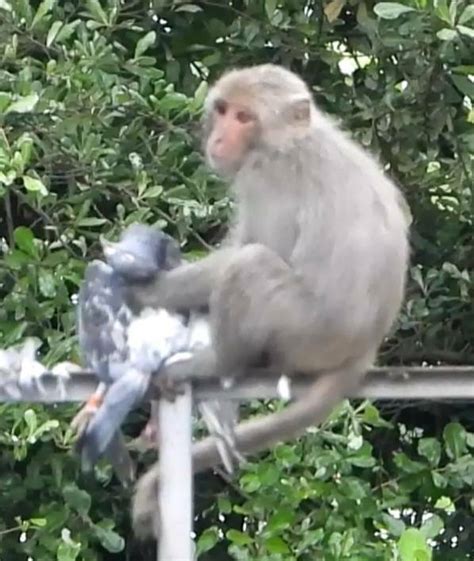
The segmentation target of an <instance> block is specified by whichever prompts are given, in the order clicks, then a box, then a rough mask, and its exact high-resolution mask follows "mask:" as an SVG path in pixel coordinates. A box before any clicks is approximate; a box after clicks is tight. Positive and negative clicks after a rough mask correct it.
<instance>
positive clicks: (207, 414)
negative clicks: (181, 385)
mask: <svg viewBox="0 0 474 561" xmlns="http://www.w3.org/2000/svg"><path fill="white" fill-rule="evenodd" d="M198 409H199V412H200V413H201V416H202V418H203V420H204V423H205V424H206V427H207V430H208V431H209V434H210V435H211V436H213V437H214V438H215V440H216V446H217V450H218V451H219V455H220V457H221V460H222V463H223V464H224V467H225V469H226V470H227V472H228V473H230V474H231V473H233V472H234V468H235V464H236V463H237V462H242V461H243V460H244V458H243V456H242V454H241V453H240V452H239V451H238V449H237V444H236V440H235V433H234V429H235V426H236V424H237V421H238V403H236V402H233V401H230V400H229V401H228V400H225V401H224V400H222V401H221V400H217V399H213V400H207V401H201V402H199V403H198Z"/></svg>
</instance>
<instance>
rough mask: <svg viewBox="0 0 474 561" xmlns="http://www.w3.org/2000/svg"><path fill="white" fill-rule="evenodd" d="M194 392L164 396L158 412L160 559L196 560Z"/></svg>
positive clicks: (187, 390) (188, 389)
mask: <svg viewBox="0 0 474 561" xmlns="http://www.w3.org/2000/svg"><path fill="white" fill-rule="evenodd" d="M191 413H192V395H191V387H190V385H189V384H186V386H185V390H184V394H183V395H179V396H178V397H177V398H176V400H175V401H174V402H170V401H167V400H165V399H161V400H160V402H159V413H158V435H159V446H160V449H159V452H160V460H159V461H160V464H159V465H160V486H159V496H158V507H159V509H160V510H159V512H160V519H161V525H160V530H159V536H160V537H159V540H158V561H193V558H194V553H193V549H194V548H193V541H192V537H191V532H192V526H193V470H192V430H191V429H192V417H191Z"/></svg>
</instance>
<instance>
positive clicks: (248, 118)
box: [206, 100, 257, 174]
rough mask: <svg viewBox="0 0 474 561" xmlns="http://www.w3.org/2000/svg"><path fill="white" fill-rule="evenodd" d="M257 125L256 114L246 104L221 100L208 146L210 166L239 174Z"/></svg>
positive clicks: (207, 152) (215, 106) (227, 172)
mask: <svg viewBox="0 0 474 561" xmlns="http://www.w3.org/2000/svg"><path fill="white" fill-rule="evenodd" d="M256 128H257V119H256V117H255V115H254V114H253V113H252V112H251V111H249V110H248V109H247V108H246V107H245V106H244V105H241V104H239V103H234V102H232V103H229V102H226V101H224V100H217V101H216V103H215V105H214V109H213V127H212V132H211V134H210V136H209V139H208V141H207V145H206V155H207V158H208V160H209V163H210V165H211V166H212V167H213V168H214V169H215V170H216V171H217V172H219V173H223V174H232V173H235V172H236V171H237V170H238V169H239V167H240V165H241V163H242V161H243V159H244V158H245V156H246V154H247V152H248V149H249V145H250V142H251V140H252V138H253V136H254V134H255V132H256Z"/></svg>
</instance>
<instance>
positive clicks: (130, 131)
mask: <svg viewBox="0 0 474 561" xmlns="http://www.w3.org/2000/svg"><path fill="white" fill-rule="evenodd" d="M0 60H1V64H0V206H1V207H2V210H1V213H0V236H1V237H2V239H3V242H2V252H3V258H2V260H1V262H0V294H1V298H2V300H3V305H2V308H1V311H0V346H2V347H3V346H8V345H11V344H14V343H16V342H18V341H21V339H22V338H23V337H25V336H27V335H35V336H38V337H39V338H40V339H41V340H42V341H43V342H44V344H43V346H42V348H41V352H42V355H43V356H44V359H45V361H46V362H47V363H49V364H54V363H55V362H57V361H58V360H62V359H65V358H72V359H74V358H75V357H76V354H75V353H76V346H75V345H76V341H75V338H74V309H73V306H72V305H71V296H72V295H73V294H74V293H75V292H76V291H77V287H78V284H79V282H80V279H81V276H82V272H83V269H84V265H85V262H86V260H87V259H90V258H91V257H92V256H94V255H97V251H98V249H99V248H98V243H97V242H98V237H99V234H103V235H105V236H110V237H113V236H114V235H116V234H117V232H118V231H119V230H120V229H122V228H123V227H124V225H126V224H129V223H130V222H133V221H144V222H147V223H150V224H153V223H158V224H159V225H161V226H163V227H165V228H166V230H167V231H168V232H170V233H171V234H173V235H175V236H176V237H177V238H179V240H180V241H181V242H182V244H183V248H184V249H185V250H186V251H187V252H188V254H189V256H190V257H192V258H194V257H198V256H199V255H200V254H201V253H202V252H205V251H207V249H208V248H209V246H212V245H213V244H215V243H216V242H218V241H219V239H220V238H221V236H222V233H223V231H224V229H225V223H226V220H227V217H228V213H229V210H230V208H231V201H230V200H229V198H228V196H227V194H226V192H225V188H224V185H223V184H222V183H221V182H220V181H218V180H217V178H216V177H214V176H213V175H211V174H210V173H209V171H208V170H207V169H206V167H205V166H204V164H203V161H202V158H201V156H200V147H199V139H198V133H199V112H200V108H201V103H202V100H203V98H204V96H205V93H206V88H207V82H208V80H212V79H213V78H214V77H215V76H217V75H219V73H220V72H222V70H224V69H225V68H226V67H228V66H231V65H242V64H247V63H252V62H264V61H274V62H278V63H282V64H285V65H287V66H289V67H291V68H292V69H293V70H296V71H299V72H300V73H301V74H302V75H303V76H304V77H305V78H306V79H307V80H308V81H309V82H310V84H311V85H312V86H313V89H314V94H315V98H316V100H317V101H318V102H319V104H320V106H321V107H322V108H324V109H325V110H327V111H328V112H329V113H331V114H333V115H334V116H337V117H338V118H340V120H341V121H342V123H343V124H344V126H345V127H346V128H347V129H348V130H350V131H351V132H352V133H353V135H354V136H355V137H356V138H357V139H358V140H359V141H360V142H362V143H363V144H364V145H365V146H367V147H368V148H370V149H371V150H372V152H373V153H374V154H376V155H377V156H378V157H379V158H380V159H381V160H382V161H383V162H384V163H385V164H386V165H387V170H388V173H390V175H391V176H392V177H393V178H395V179H396V180H397V181H398V182H399V183H400V185H401V186H402V187H403V189H404V192H405V193H406V195H407V198H408V200H409V203H410V206H411V211H412V214H413V234H412V247H413V266H412V269H411V278H410V284H409V290H408V294H407V300H406V305H405V307H404V309H403V312H402V314H401V315H400V320H399V324H398V329H397V330H396V332H395V333H394V335H393V337H392V338H391V339H390V341H387V344H386V345H385V346H384V349H383V352H382V354H381V362H385V363H392V364H413V363H422V362H423V361H426V362H427V363H436V362H437V361H441V362H444V363H451V364H454V363H474V348H473V347H474V340H473V336H472V333H474V314H473V311H474V310H473V296H474V290H473V282H474V280H473V264H474V247H473V242H472V239H473V224H472V220H473V219H472V217H473V209H474V198H473V194H474V183H473V174H474V157H473V154H474V127H473V123H474V108H473V100H474V81H473V76H474V6H473V5H472V4H471V2H470V1H469V0H401V3H392V2H385V3H384V2H382V3H375V2H373V1H372V0H330V1H329V2H328V1H323V0H314V1H313V0H307V1H303V0H282V1H277V0H266V1H261V0H247V1H245V0H242V1H241V0H234V1H232V2H213V1H207V0H204V1H196V2H183V1H178V0H175V1H171V0H170V1H166V0H154V1H153V0H150V1H149V2H141V1H140V0H135V1H132V2H119V1H118V0H100V1H99V0H87V1H86V2H75V1H74V0H70V1H68V2H57V1H55V0H44V1H43V2H36V1H32V2H28V1H27V0H0ZM271 406H273V407H274V406H275V404H270V405H269V407H271ZM402 406H403V404H394V406H393V407H392V408H386V407H385V408H384V409H382V410H381V413H380V412H379V411H378V410H377V409H376V408H375V407H374V405H371V404H367V403H362V404H353V407H350V406H349V405H348V404H343V405H342V406H341V408H340V409H339V410H338V411H336V412H335V413H334V415H333V416H332V417H331V419H329V420H328V422H327V423H325V425H324V426H323V427H322V428H321V429H320V430H314V431H312V432H311V433H309V434H308V435H307V436H306V437H305V438H302V439H300V440H299V441H297V442H293V443H289V444H285V445H280V446H277V447H275V448H274V449H273V450H271V451H269V452H268V453H267V454H265V455H262V456H261V457H260V458H258V460H259V461H258V462H257V461H255V462H253V463H249V464H248V466H246V467H245V469H243V470H242V471H241V473H240V474H239V477H238V478H236V480H235V481H233V482H231V484H230V485H229V483H228V482H226V481H223V480H222V478H221V477H219V476H217V475H213V474H205V475H203V476H200V477H199V478H198V479H197V481H196V493H197V495H196V515H197V522H196V530H197V532H198V534H199V540H198V544H199V549H200V551H201V552H203V553H202V557H201V558H202V559H203V560H206V561H211V560H217V559H219V560H222V559H228V558H229V559H230V558H233V559H238V560H239V561H246V560H247V559H248V560H250V559H257V558H258V559H262V560H268V561H279V560H293V559H295V560H296V559H298V560H300V561H306V560H310V559H321V560H322V561H336V560H342V559H351V561H367V560H369V559H370V560H371V561H382V560H383V561H388V560H393V561H395V560H401V561H428V560H430V559H433V560H438V561H440V560H442V561H460V560H465V559H473V558H474V557H473V551H474V531H473V529H472V528H473V522H474V516H473V508H474V502H473V494H472V487H473V484H474V456H473V453H472V449H473V447H474V432H470V431H474V423H473V415H472V413H470V409H471V406H469V404H467V405H466V406H465V407H462V406H456V407H454V406H443V407H442V406H441V405H439V406H436V405H434V404H430V405H427V404H418V406H417V407H415V408H412V409H402ZM258 407H260V408H261V407H263V406H262V405H261V404H260V406H257V405H255V409H258ZM73 411H74V408H73V407H61V408H59V407H58V408H46V407H37V406H35V407H29V406H28V405H27V404H25V405H23V406H14V407H12V406H4V405H0V446H1V448H0V490H1V492H0V512H1V514H0V557H1V558H2V559H5V560H7V561H10V560H11V561H20V560H26V559H28V558H31V559H34V560H35V561H50V560H51V559H58V560H60V561H70V560H71V561H72V560H74V559H78V560H84V561H92V560H96V559H104V560H105V559H120V560H125V559H137V558H140V559H150V560H151V559H154V555H155V554H154V546H153V544H151V545H141V544H138V543H137V542H136V541H135V540H134V539H133V536H132V535H131V532H130V527H129V520H128V515H127V509H128V505H129V497H128V496H127V495H126V494H124V492H123V491H122V490H121V489H120V487H119V485H118V484H117V482H116V481H115V480H114V479H112V476H111V472H110V469H109V468H108V467H107V466H102V467H101V469H100V470H98V471H97V474H96V477H95V478H89V479H86V478H84V477H82V476H81V477H80V476H79V472H78V466H77V462H76V459H75V458H74V456H73V455H72V454H71V453H70V452H69V450H70V447H71V438H70V434H69V433H68V430H67V426H68V421H69V420H70V419H71V416H72V414H73ZM145 413H146V411H145V408H144V410H143V411H141V412H137V413H136V414H134V415H133V416H132V417H131V419H130V421H129V423H128V425H127V433H128V434H130V435H133V434H137V433H138V432H139V431H140V429H141V427H142V426H143V422H144V418H145ZM394 413H396V415H395V414H394ZM143 461H144V462H146V461H148V458H143ZM453 546H454V547H453ZM113 553H115V555H113Z"/></svg>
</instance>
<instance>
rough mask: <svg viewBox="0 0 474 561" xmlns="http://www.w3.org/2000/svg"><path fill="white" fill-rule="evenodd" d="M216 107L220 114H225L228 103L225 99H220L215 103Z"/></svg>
mask: <svg viewBox="0 0 474 561" xmlns="http://www.w3.org/2000/svg"><path fill="white" fill-rule="evenodd" d="M214 109H215V110H216V112H217V113H218V114H219V115H225V114H226V111H227V103H226V102H225V101H222V100H218V101H216V103H215V105H214Z"/></svg>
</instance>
